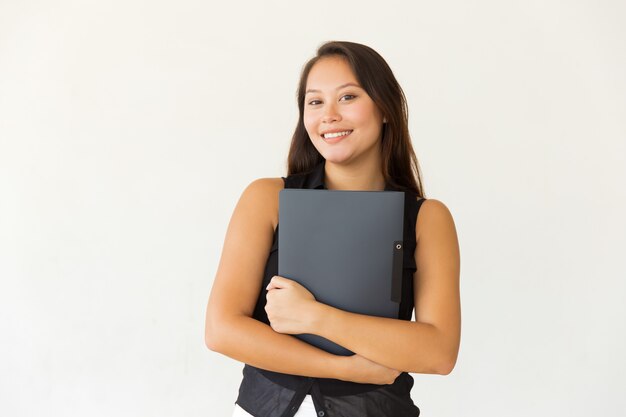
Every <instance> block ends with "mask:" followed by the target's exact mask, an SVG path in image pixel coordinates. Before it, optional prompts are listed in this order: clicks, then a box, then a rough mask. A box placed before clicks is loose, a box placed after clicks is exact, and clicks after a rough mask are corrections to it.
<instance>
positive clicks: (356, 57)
mask: <svg viewBox="0 0 626 417" xmlns="http://www.w3.org/2000/svg"><path fill="white" fill-rule="evenodd" d="M346 84H352V85H346ZM340 86H342V88H339V89H336V88H337V87H340ZM311 90H314V91H311ZM297 100H298V108H299V119H298V124H297V126H296V130H295V132H294V135H293V138H292V141H291V148H290V150H289V158H288V174H289V175H291V174H295V173H299V172H306V171H309V170H311V169H312V168H313V167H314V166H315V165H316V164H318V163H319V162H321V161H322V160H323V159H328V160H329V161H330V160H333V161H337V162H341V161H343V160H346V159H349V158H351V157H355V155H357V154H358V155H364V154H366V153H371V152H380V160H381V169H382V173H383V175H384V176H385V180H386V182H388V183H389V184H391V185H393V186H395V187H397V188H400V189H406V190H412V191H414V192H416V193H417V194H418V195H420V196H422V186H421V180H420V173H419V165H418V163H417V158H416V157H415V152H414V151H413V147H412V145H411V139H410V135H409V131H408V111H407V105H406V99H405V96H404V93H403V91H402V88H401V87H400V85H399V84H398V82H397V80H396V78H395V77H394V75H393V72H392V71H391V69H390V68H389V66H388V65H387V63H386V62H385V60H384V59H383V58H382V57H381V56H380V55H379V54H378V53H377V52H376V51H374V50H373V49H371V48H369V47H368V46H365V45H361V44H358V43H354V42H341V41H333V42H327V43H325V44H323V45H322V46H320V47H319V48H318V51H317V55H316V56H315V57H313V58H312V59H310V60H309V61H308V62H307V63H306V64H305V65H304V68H303V70H302V74H301V77H300V82H299V86H298V92H297ZM337 130H339V131H344V130H345V131H348V132H351V133H350V134H349V135H348V136H346V137H345V138H344V139H345V140H346V141H352V142H350V146H334V145H335V143H332V141H333V139H329V138H325V135H323V133H325V132H327V131H337ZM344 139H335V142H337V141H341V140H344ZM346 143H348V142H346ZM336 144H337V145H339V143H336Z"/></svg>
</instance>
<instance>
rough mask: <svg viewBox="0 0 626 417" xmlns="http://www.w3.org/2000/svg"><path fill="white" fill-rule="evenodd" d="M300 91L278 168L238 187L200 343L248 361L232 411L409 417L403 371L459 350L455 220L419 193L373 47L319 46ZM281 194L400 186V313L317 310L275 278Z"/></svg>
mask: <svg viewBox="0 0 626 417" xmlns="http://www.w3.org/2000/svg"><path fill="white" fill-rule="evenodd" d="M297 99H298V107H299V110H300V112H299V114H300V116H299V120H298V124H297V126H296V129H295V132H294V135H293V138H292V141H291V148H290V150H289V156H288V175H287V177H281V178H261V179H257V180H255V181H253V182H252V183H250V184H249V185H248V186H247V187H246V189H245V190H244V191H243V193H242V195H241V197H240V200H239V201H238V203H237V205H236V207H235V210H234V213H233V215H232V218H231V221H230V223H229V226H228V230H227V233H226V239H225V241H224V247H223V252H222V256H221V259H220V263H219V266H218V270H217V274H216V277H215V281H214V283H213V288H212V290H211V295H210V297H209V303H208V307H207V317H206V334H205V339H206V344H207V346H208V347H209V349H211V350H213V351H216V352H220V353H222V354H224V355H227V356H229V357H231V358H233V359H236V360H238V361H241V362H243V363H245V366H244V368H243V380H242V382H241V385H240V387H239V396H238V398H237V401H236V405H235V410H234V414H233V416H250V415H252V416H255V417H270V416H271V417H275V416H276V417H278V416H281V417H286V416H299V417H301V416H317V417H335V416H337V417H339V416H364V415H372V416H374V415H375V416H381V417H382V416H394V417H397V416H418V415H419V413H420V410H419V408H418V407H417V406H416V405H415V404H414V403H413V401H412V399H411V396H410V393H411V388H412V386H413V378H412V376H411V375H410V374H409V373H410V372H412V373H429V374H442V375H447V374H449V373H450V372H451V371H452V369H453V368H454V366H455V363H456V358H457V354H458V350H459V343H460V333H461V307H460V295H459V273H460V260H459V247H458V240H457V235H456V229H455V226H454V221H453V219H452V216H451V214H450V212H449V210H448V209H447V207H446V206H445V205H444V204H443V203H442V202H440V201H438V200H434V199H428V200H426V199H425V198H424V193H423V188H422V184H421V178H420V169H419V165H418V162H417V158H416V157H415V153H414V151H413V148H412V145H411V139H410V136H409V132H408V127H407V118H408V114H407V107H406V102H405V97H404V93H403V92H402V89H401V88H400V86H399V84H398V82H397V81H396V79H395V77H394V75H393V73H392V71H391V69H390V68H389V66H388V65H387V63H386V62H385V60H384V59H383V58H382V57H381V56H380V55H379V54H378V53H377V52H375V51H374V50H373V49H371V48H369V47H367V46H365V45H361V44H358V43H352V42H328V43H325V44H324V45H322V46H321V47H320V48H319V49H318V51H317V55H316V56H315V57H314V58H312V59H311V60H310V61H309V62H308V63H307V64H306V65H305V66H304V69H303V71H302V76H301V79H300V85H299V89H298V95H297ZM283 188H310V189H328V190H371V191H383V190H394V191H403V192H404V193H405V210H404V211H405V218H404V225H405V228H404V247H405V249H404V254H405V255H404V265H403V279H402V296H401V303H400V306H399V319H390V318H384V317H374V316H367V315H361V314H355V313H351V312H347V311H343V310H340V309H337V308H334V307H332V306H329V305H325V304H322V303H320V302H318V301H316V300H315V297H314V296H313V294H311V293H310V292H309V291H308V290H307V289H306V288H304V287H303V286H301V285H299V284H298V283H297V282H295V281H293V280H290V279H287V278H285V277H280V276H278V275H277V273H278V272H277V256H278V242H277V227H278V193H279V191H280V190H281V189H283ZM418 213H419V216H418ZM407 254H411V255H413V256H410V255H409V256H407ZM414 308H415V321H412V320H411V319H412V313H413V309H414ZM301 333H309V334H317V335H320V336H322V337H325V338H326V339H329V340H331V341H333V342H335V343H337V344H339V345H341V346H343V347H345V348H346V349H349V350H351V351H352V352H354V353H355V354H354V355H352V356H338V355H333V354H331V353H328V352H326V351H324V350H321V349H318V348H316V347H314V346H312V345H309V344H307V343H305V342H303V341H301V340H299V339H297V338H295V337H293V336H291V335H293V334H301Z"/></svg>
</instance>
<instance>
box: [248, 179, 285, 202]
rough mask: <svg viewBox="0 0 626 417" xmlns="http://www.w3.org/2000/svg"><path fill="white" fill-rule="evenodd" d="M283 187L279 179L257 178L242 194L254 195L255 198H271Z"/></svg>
mask: <svg viewBox="0 0 626 417" xmlns="http://www.w3.org/2000/svg"><path fill="white" fill-rule="evenodd" d="M284 186H285V182H284V180H283V179H282V178H281V177H276V178H257V179H255V180H253V181H252V182H250V184H248V186H247V187H246V189H245V190H244V192H249V193H253V194H255V195H256V196H257V197H273V196H274V194H277V193H278V192H279V191H280V190H282V189H283V188H284Z"/></svg>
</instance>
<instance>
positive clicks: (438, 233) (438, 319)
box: [268, 199, 461, 375]
mask: <svg viewBox="0 0 626 417" xmlns="http://www.w3.org/2000/svg"><path fill="white" fill-rule="evenodd" d="M415 234H416V241H417V246H416V249H415V254H414V256H415V262H416V264H417V271H416V272H415V274H414V277H413V280H414V286H413V287H414V299H415V319H416V321H407V320H398V319H391V318H385V317H375V316H368V315H364V314H356V313H351V312H348V311H344V310H340V309H338V308H335V307H331V306H329V305H326V304H323V303H320V302H317V301H314V299H313V297H312V296H311V295H309V294H310V293H308V292H307V291H306V290H305V289H304V288H303V287H300V286H298V285H297V284H295V283H294V282H293V281H291V282H289V280H286V279H284V278H280V277H277V278H275V281H274V283H271V284H270V286H269V288H277V287H283V288H284V286H287V287H289V289H290V290H292V291H294V293H297V292H301V294H306V295H307V296H308V297H309V299H308V300H306V301H307V302H308V304H307V305H308V308H307V309H304V311H303V312H302V313H299V314H298V315H300V317H296V316H298V315H293V312H294V311H296V308H295V307H294V306H293V305H292V306H288V305H287V304H283V305H284V306H285V310H283V311H284V313H283V314H282V317H283V320H282V322H281V321H279V320H276V325H277V326H276V328H275V330H277V331H279V332H284V333H312V334H317V335H319V336H322V337H324V338H326V339H329V340H331V341H333V342H335V343H337V344H338V345H341V346H343V347H345V348H346V349H349V350H351V351H352V352H354V353H357V354H359V355H361V356H364V357H365V358H367V359H369V360H371V361H374V362H376V363H379V364H381V365H384V366H386V367H388V368H393V369H397V370H399V371H404V372H412V373H429V374H431V373H434V374H443V375H447V374H449V373H450V372H451V371H452V369H453V368H454V365H455V363H456V358H457V355H458V351H459V344H460V338H461V302H460V294H459V293H460V291H459V274H460V256H459V244H458V239H457V233H456V228H455V226H454V220H453V219H452V215H451V214H450V211H449V210H448V208H447V207H446V206H445V205H444V204H443V203H442V202H440V201H438V200H434V199H428V200H426V201H424V202H423V203H422V207H421V209H420V212H419V215H418V218H417V222H416V227H415ZM270 292H271V291H270ZM307 293H308V294H307ZM274 294H275V296H276V297H278V296H279V293H274ZM287 294H288V293H285V298H287V297H288V296H287ZM268 297H270V296H269V294H268ZM289 298H290V299H291V300H292V302H293V303H296V302H297V301H298V300H300V302H302V301H303V300H305V298H301V296H296V295H294V296H289ZM268 300H269V298H268ZM300 305H301V306H302V304H300ZM288 311H290V312H292V316H291V317H290V318H289V320H293V323H288V320H287V312H288ZM301 311H302V309H301ZM277 316H279V314H277ZM270 320H271V318H270ZM272 324H274V323H272ZM279 325H280V326H281V327H282V328H283V330H282V331H281V330H280V329H279V328H278V326H279ZM290 327H291V328H290Z"/></svg>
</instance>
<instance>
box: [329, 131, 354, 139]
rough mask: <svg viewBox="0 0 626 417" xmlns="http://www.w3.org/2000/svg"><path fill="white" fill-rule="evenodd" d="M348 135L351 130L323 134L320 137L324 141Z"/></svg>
mask: <svg viewBox="0 0 626 417" xmlns="http://www.w3.org/2000/svg"><path fill="white" fill-rule="evenodd" d="M350 133H352V130H344V131H343V132H337V133H326V134H323V135H322V137H323V138H324V139H336V138H341V137H344V136H348V135H349V134H350Z"/></svg>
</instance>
